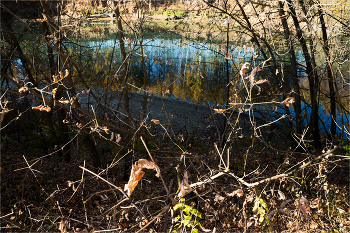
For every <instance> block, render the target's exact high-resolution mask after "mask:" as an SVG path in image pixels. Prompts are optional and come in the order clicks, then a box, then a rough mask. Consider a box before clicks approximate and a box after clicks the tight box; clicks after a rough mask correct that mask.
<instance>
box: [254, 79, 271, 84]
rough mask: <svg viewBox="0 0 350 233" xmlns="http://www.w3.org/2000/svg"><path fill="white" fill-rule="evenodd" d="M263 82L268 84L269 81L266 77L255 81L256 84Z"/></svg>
mask: <svg viewBox="0 0 350 233" xmlns="http://www.w3.org/2000/svg"><path fill="white" fill-rule="evenodd" d="M263 83H268V84H270V81H269V80H267V79H260V80H259V81H257V82H255V84H256V85H259V84H263Z"/></svg>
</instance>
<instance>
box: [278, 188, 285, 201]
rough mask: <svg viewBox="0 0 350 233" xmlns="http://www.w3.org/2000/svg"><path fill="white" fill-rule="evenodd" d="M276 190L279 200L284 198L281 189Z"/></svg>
mask: <svg viewBox="0 0 350 233" xmlns="http://www.w3.org/2000/svg"><path fill="white" fill-rule="evenodd" d="M277 192H278V195H279V196H280V197H279V199H280V200H286V196H285V195H284V193H283V192H282V191H281V190H278V191H277Z"/></svg>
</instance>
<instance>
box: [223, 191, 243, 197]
mask: <svg viewBox="0 0 350 233" xmlns="http://www.w3.org/2000/svg"><path fill="white" fill-rule="evenodd" d="M243 195H244V192H243V190H242V189H237V190H236V191H233V192H232V193H229V194H227V196H229V197H234V196H237V197H243Z"/></svg>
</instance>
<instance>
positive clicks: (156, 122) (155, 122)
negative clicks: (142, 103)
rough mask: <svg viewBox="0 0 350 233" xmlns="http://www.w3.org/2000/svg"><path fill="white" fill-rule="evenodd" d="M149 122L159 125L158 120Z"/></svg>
mask: <svg viewBox="0 0 350 233" xmlns="http://www.w3.org/2000/svg"><path fill="white" fill-rule="evenodd" d="M151 121H152V122H153V123H154V124H156V125H159V124H160V122H159V120H155V119H152V120H151Z"/></svg>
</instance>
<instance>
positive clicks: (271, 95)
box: [18, 35, 349, 132]
mask: <svg viewBox="0 0 350 233" xmlns="http://www.w3.org/2000/svg"><path fill="white" fill-rule="evenodd" d="M79 44H80V45H82V46H83V47H81V46H78V45H76V44H73V43H68V42H66V43H65V46H66V47H67V48H68V51H69V53H70V54H72V57H73V58H74V59H75V60H77V61H78V62H79V63H80V64H82V65H83V66H85V67H88V68H89V70H90V71H91V72H92V73H94V74H96V76H97V77H99V78H100V79H101V80H103V81H104V82H105V83H107V84H109V85H112V86H113V88H115V89H119V88H121V82H115V81H113V80H115V79H114V78H113V77H114V75H115V73H116V72H117V70H118V68H119V67H120V65H121V63H122V60H121V57H120V48H119V43H118V40H116V39H101V40H100V41H96V40H94V41H85V42H82V43H79ZM126 50H127V52H128V54H129V55H130V58H131V62H130V66H129V71H128V74H129V80H128V81H129V88H130V89H131V90H132V91H134V92H140V93H144V92H147V93H150V94H156V95H158V96H165V97H168V98H173V99H179V100H183V101H188V102H192V103H196V104H203V105H210V106H216V108H224V107H225V106H224V105H225V103H226V101H227V99H226V98H227V86H228V83H227V76H228V77H229V79H230V81H232V83H230V97H231V99H230V100H229V102H233V99H234V98H233V97H235V98H236V101H237V102H248V103H260V102H270V101H274V102H282V101H283V98H286V97H288V95H285V96H283V97H282V96H281V95H280V94H279V93H281V92H284V93H289V92H290V91H291V90H292V89H291V82H290V80H289V79H288V68H287V67H286V68H285V70H284V80H283V82H281V81H279V80H273V79H272V78H271V75H270V74H269V73H268V72H267V69H263V70H262V71H261V72H259V73H258V75H257V76H256V78H255V79H256V80H259V79H268V80H269V81H270V85H268V84H263V85H259V87H260V88H261V89H260V90H259V89H258V88H257V87H253V88H252V89H251V90H250V86H249V83H248V80H247V79H245V80H242V79H240V76H239V75H238V72H239V70H240V67H241V65H242V64H244V63H246V62H249V63H250V64H251V66H250V67H251V69H250V70H248V71H247V73H248V74H249V73H250V72H251V70H252V68H254V67H255V66H257V65H260V67H261V66H262V65H261V63H262V60H261V59H260V58H259V57H258V56H257V53H256V52H257V51H256V48H254V47H252V46H238V45H237V46H230V47H229V51H231V53H232V55H231V56H232V61H229V62H228V66H227V63H226V59H225V48H223V47H222V45H217V44H209V45H208V44H205V43H199V42H193V41H188V40H184V39H182V38H177V37H176V36H175V35H174V38H172V39H169V38H167V39H164V38H151V39H144V40H143V41H142V46H140V41H136V42H135V40H130V41H127V42H126ZM297 55H298V58H299V61H298V62H299V63H303V60H302V52H301V51H297ZM18 64H19V65H20V62H18ZM227 71H228V74H227ZM71 72H72V73H71V74H72V76H73V78H74V79H75V81H76V82H77V83H87V84H88V85H89V86H90V88H93V87H98V85H99V84H97V83H94V81H93V80H90V79H89V77H86V76H81V74H78V73H77V72H74V71H71ZM303 72H304V71H302V70H299V74H300V76H301V78H300V82H301V83H305V82H303V80H304V79H305V78H303V76H305V75H304V73H303ZM245 85H246V86H245ZM80 87H81V88H84V85H83V84H81V86H80ZM306 88H307V87H306ZM250 91H251V93H252V99H251V100H247V96H249V92H250ZM260 91H261V93H260ZM305 93H306V94H305V98H306V102H308V100H307V93H308V91H305ZM229 106H231V105H229ZM232 106H234V105H232ZM232 106H231V107H232ZM327 108H328V107H327V100H325V101H324V102H322V99H320V107H319V116H320V119H321V121H323V123H320V129H321V131H324V130H323V129H324V128H326V129H327V130H328V129H329V128H330V122H331V116H330V114H329V113H328V111H327ZM235 110H237V108H236V109H235ZM251 110H253V111H250V113H251V112H254V113H255V114H257V115H259V113H260V115H261V114H262V115H261V116H263V117H266V115H264V114H263V113H264V112H267V111H268V112H270V113H273V114H272V116H271V114H269V115H270V119H269V120H271V121H272V120H275V119H278V118H279V117H281V116H283V115H285V114H286V108H285V106H284V105H283V104H278V103H270V104H261V105H260V104H256V105H254V107H253V108H251ZM289 111H290V112H291V116H292V117H293V116H294V111H293V107H292V105H291V106H290V107H289ZM310 112H311V109H310V108H309V107H308V106H307V104H303V113H304V114H305V115H304V119H305V120H304V125H305V128H306V127H307V125H308V119H309V117H308V116H309V115H310ZM293 118H294V117H293ZM281 120H283V121H288V118H283V119H281ZM342 120H343V121H342ZM343 123H344V126H346V127H345V128H347V129H349V116H348V115H344V116H343V119H341V116H340V114H339V111H338V116H337V124H338V125H339V128H340V127H342V125H343ZM338 132H340V130H338Z"/></svg>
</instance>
